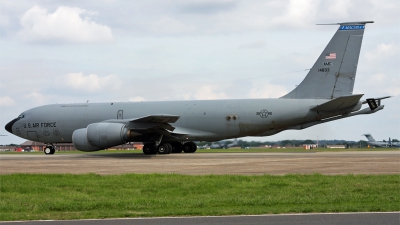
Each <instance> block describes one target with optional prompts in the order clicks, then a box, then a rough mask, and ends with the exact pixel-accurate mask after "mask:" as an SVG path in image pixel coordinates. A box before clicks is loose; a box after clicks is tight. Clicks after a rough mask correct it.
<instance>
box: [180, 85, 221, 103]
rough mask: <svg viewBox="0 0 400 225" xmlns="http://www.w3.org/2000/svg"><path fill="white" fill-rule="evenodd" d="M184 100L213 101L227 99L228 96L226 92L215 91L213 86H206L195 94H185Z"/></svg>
mask: <svg viewBox="0 0 400 225" xmlns="http://www.w3.org/2000/svg"><path fill="white" fill-rule="evenodd" d="M183 97H184V99H186V100H188V99H196V100H213V99H226V98H227V95H226V93H225V92H222V91H220V92H216V91H214V90H213V88H212V86H211V85H205V86H201V87H199V88H198V89H197V90H196V91H195V92H194V93H193V94H188V93H185V94H183Z"/></svg>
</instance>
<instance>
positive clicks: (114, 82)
mask: <svg viewBox="0 0 400 225" xmlns="http://www.w3.org/2000/svg"><path fill="white" fill-rule="evenodd" d="M63 81H64V84H65V85H66V86H67V87H71V88H74V89H79V90H82V91H86V92H96V91H101V90H103V89H114V90H117V89H119V88H120V87H121V86H122V81H121V80H120V79H119V78H118V77H117V76H116V75H112V74H111V75H108V76H105V77H99V76H97V75H96V74H89V75H87V76H84V75H83V73H82V72H80V73H69V74H67V75H66V76H64V77H63Z"/></svg>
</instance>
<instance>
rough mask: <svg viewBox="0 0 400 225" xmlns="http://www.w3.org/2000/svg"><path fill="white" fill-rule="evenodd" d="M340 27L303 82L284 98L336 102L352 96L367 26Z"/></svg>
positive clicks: (353, 23) (354, 24) (349, 23)
mask: <svg viewBox="0 0 400 225" xmlns="http://www.w3.org/2000/svg"><path fill="white" fill-rule="evenodd" d="M367 23H373V21H364V22H346V23H338V24H337V25H340V26H339V29H338V30H337V31H336V33H335V35H334V36H333V37H332V39H331V41H330V42H329V43H328V45H327V46H326V47H325V49H324V51H323V52H322V53H321V55H320V56H319V58H318V59H317V61H316V62H315V64H314V66H313V67H312V68H311V69H310V71H309V72H308V74H307V76H306V77H305V78H304V80H303V81H302V82H301V83H300V85H298V86H297V87H296V88H295V89H294V90H292V91H291V92H289V93H288V94H286V95H285V96H282V98H295V99H315V98H321V99H333V98H337V97H340V96H347V95H352V94H353V87H354V80H355V77H356V71H357V63H358V58H359V55H360V49H361V42H362V38H363V34H364V29H365V24H367Z"/></svg>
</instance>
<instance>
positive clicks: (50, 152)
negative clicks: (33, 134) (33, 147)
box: [43, 146, 56, 155]
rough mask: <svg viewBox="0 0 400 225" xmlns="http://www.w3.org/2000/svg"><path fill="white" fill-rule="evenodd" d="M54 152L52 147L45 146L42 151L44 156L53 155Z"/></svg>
mask: <svg viewBox="0 0 400 225" xmlns="http://www.w3.org/2000/svg"><path fill="white" fill-rule="evenodd" d="M55 151H56V150H55V149H54V147H53V146H46V147H45V148H44V150H43V152H44V154H46V155H53V154H54V152H55Z"/></svg>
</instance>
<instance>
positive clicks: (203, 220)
mask: <svg viewBox="0 0 400 225" xmlns="http://www.w3.org/2000/svg"><path fill="white" fill-rule="evenodd" d="M399 221H400V213H399V212H394V213H335V214H330V213H327V214H312V213H311V214H292V215H288V214H286V215H257V216H218V217H176V218H171V217H170V218H135V219H104V220H65V221H27V222H6V223H4V224H7V225H8V224H10V225H11V224H12V225H15V224H21V225H39V224H40V225H42V224H43V225H128V224H129V225H154V224H164V225H186V224H192V225H206V224H219V225H228V224H229V225H242V224H247V225H258V224H271V225H275V224H276V225H278V224H279V225H320V224H324V225H331V224H332V225H333V224H335V225H347V224H363V225H376V224H381V225H398V224H399ZM1 224H3V223H1Z"/></svg>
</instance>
